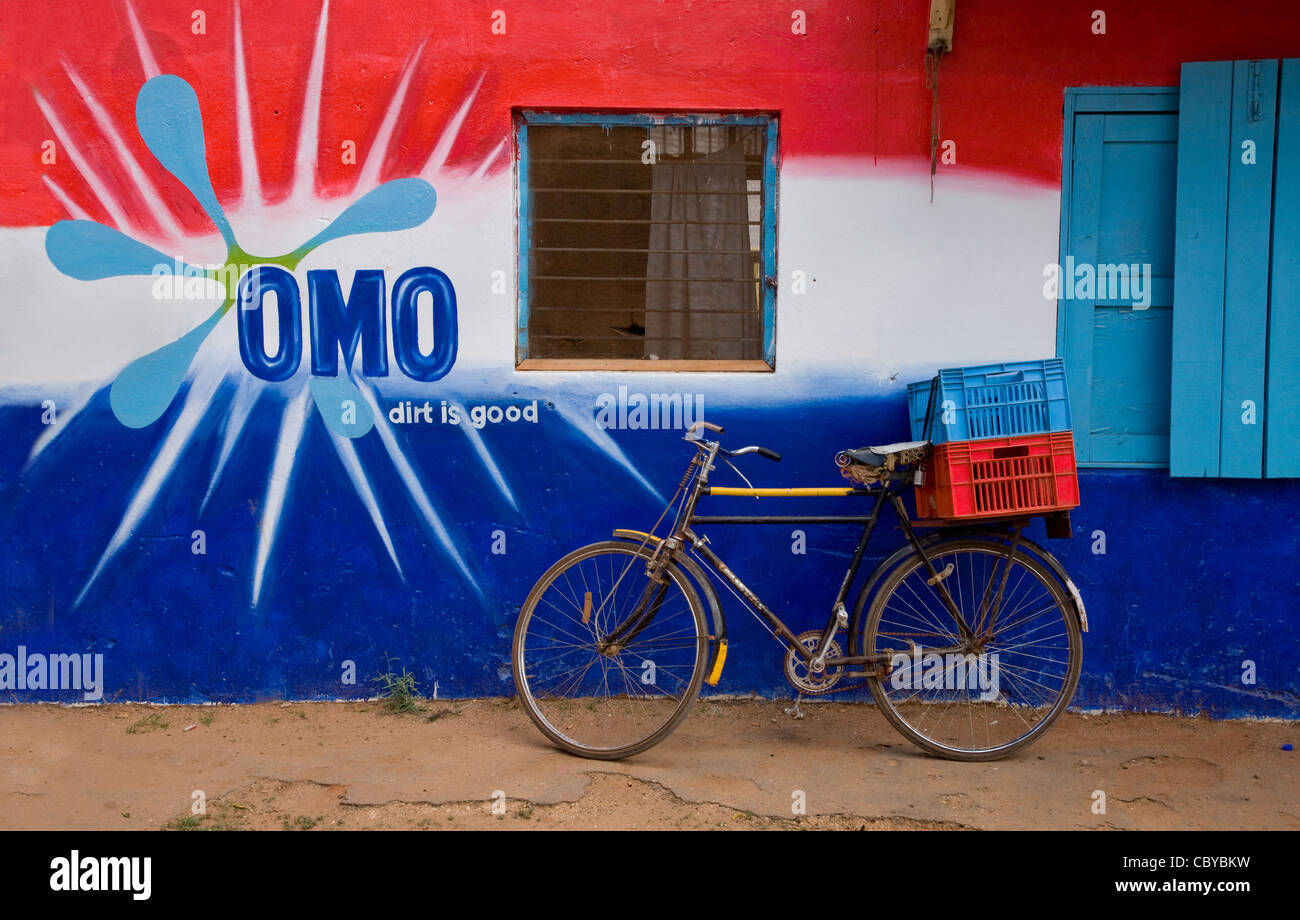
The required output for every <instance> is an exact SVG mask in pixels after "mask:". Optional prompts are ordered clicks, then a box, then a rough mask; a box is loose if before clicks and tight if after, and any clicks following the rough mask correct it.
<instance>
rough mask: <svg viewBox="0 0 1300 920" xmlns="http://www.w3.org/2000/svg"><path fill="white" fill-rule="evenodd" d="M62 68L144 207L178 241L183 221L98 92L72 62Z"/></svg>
mask: <svg viewBox="0 0 1300 920" xmlns="http://www.w3.org/2000/svg"><path fill="white" fill-rule="evenodd" d="M63 69H64V70H65V71H66V72H67V74H68V79H70V80H71V81H72V85H73V86H75V87H76V88H77V92H79V93H80V94H81V101H82V102H84V103H86V108H87V109H89V110H90V117H91V118H93V119H94V121H95V125H96V127H98V128H99V130H100V133H101V134H103V135H104V137H106V138H107V139H108V142H109V144H110V145H111V146H112V148H113V153H114V155H115V156H116V157H117V161H118V162H119V163H120V164H121V165H122V166H123V167H124V168H125V169H126V171H127V174H128V175H130V177H131V181H132V182H134V183H135V188H136V191H137V192H139V193H140V197H141V198H143V199H144V203H145V206H146V207H148V209H149V215H150V216H151V217H153V219H154V220H155V221H157V223H158V229H159V231H161V233H162V235H163V236H164V237H165V238H166V239H169V240H172V241H179V240H180V239H181V237H182V236H183V233H182V232H181V228H180V224H178V223H176V218H174V217H173V216H172V212H171V209H170V208H168V207H167V205H166V204H164V203H163V200H162V196H161V195H160V194H159V193H158V189H157V187H156V186H155V185H154V184H153V182H152V181H151V180H150V179H149V177H148V175H146V174H145V171H144V169H143V167H141V166H140V161H139V160H137V159H136V158H135V155H134V154H132V153H131V151H130V149H129V148H128V147H127V146H126V141H124V140H123V139H122V134H121V132H119V131H118V130H117V128H115V127H114V126H113V119H112V118H110V117H109V114H108V111H107V110H106V109H105V108H104V106H103V105H101V104H100V102H99V100H98V99H96V98H95V94H94V93H92V92H91V91H90V87H88V86H87V85H86V84H85V83H84V82H83V81H82V79H81V77H80V76H79V75H78V74H77V72H76V71H75V70H74V69H73V68H72V65H71V64H69V63H68V62H67V61H64V62H63Z"/></svg>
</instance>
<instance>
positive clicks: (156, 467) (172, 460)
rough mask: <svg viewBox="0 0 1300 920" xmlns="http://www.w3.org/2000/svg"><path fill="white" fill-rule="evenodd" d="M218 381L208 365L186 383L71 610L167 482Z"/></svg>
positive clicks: (214, 369)
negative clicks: (173, 415)
mask: <svg viewBox="0 0 1300 920" xmlns="http://www.w3.org/2000/svg"><path fill="white" fill-rule="evenodd" d="M221 377H222V370H221V368H220V365H218V364H212V365H209V366H208V367H206V368H204V369H201V370H200V371H199V372H198V373H197V374H196V375H195V376H194V378H193V380H192V381H191V382H190V388H189V391H188V392H187V393H186V394H185V402H184V404H183V405H182V407H181V411H180V414H179V415H178V416H177V417H176V421H175V422H173V423H172V426H171V428H170V429H169V430H168V431H167V436H166V437H165V438H164V439H163V442H162V445H161V446H160V447H159V448H158V450H157V451H156V452H155V453H154V455H153V459H152V460H151V461H150V463H149V468H148V470H146V472H145V474H144V478H143V479H141V480H140V483H139V485H137V486H136V488H135V494H134V495H133V496H132V498H131V502H130V504H128V505H127V508H126V512H125V513H124V514H123V515H122V520H121V522H120V523H119V524H118V525H117V530H116V531H114V533H113V536H112V538H111V539H110V540H109V541H108V546H107V547H105V549H104V552H103V553H101V554H100V557H99V562H98V563H96V565H95V569H94V571H93V572H91V573H90V578H88V579H87V580H86V584H85V585H84V586H83V587H82V589H81V592H80V593H79V594H78V595H77V599H76V600H75V601H73V603H72V606H73V607H74V608H75V607H79V606H81V602H82V600H84V599H85V597H86V592H87V591H89V590H90V586H91V585H93V584H94V583H95V579H97V578H99V575H100V573H101V572H102V571H104V566H105V565H107V564H108V561H109V560H110V559H112V558H113V556H114V555H115V554H116V553H117V551H118V550H119V549H121V548H122V545H123V544H124V543H125V542H126V540H127V537H129V536H131V534H132V533H133V532H134V531H135V528H136V525H137V524H139V523H140V521H141V520H142V519H143V518H144V516H145V514H147V513H148V511H149V509H150V508H152V507H153V503H154V499H155V498H157V497H158V492H159V490H161V489H162V487H163V484H164V483H166V482H167V478H168V477H169V476H171V474H172V471H173V470H175V469H176V466H177V463H178V462H179V460H180V458H181V454H182V453H183V452H184V450H185V446H186V445H187V444H189V442H190V438H191V437H193V436H194V432H195V430H196V429H197V428H198V425H199V422H201V421H202V420H203V417H204V415H205V414H206V413H207V411H208V406H209V405H210V404H211V403H212V397H213V396H215V395H216V392H217V387H218V385H220V383H221Z"/></svg>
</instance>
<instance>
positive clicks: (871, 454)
mask: <svg viewBox="0 0 1300 920" xmlns="http://www.w3.org/2000/svg"><path fill="white" fill-rule="evenodd" d="M929 447H930V442H929V441H899V442H898V443H896V444H885V445H883V446H881V447H859V448H858V449H857V450H842V451H840V452H839V454H837V455H836V457H835V460H836V462H837V463H839V465H840V466H845V465H847V464H848V463H862V464H865V465H866V466H883V467H884V468H885V469H887V470H892V469H894V467H896V466H899V465H900V464H907V463H916V462H917V461H919V460H923V459H924V458H925V455H926V453H928V451H929ZM841 460H843V462H840V461H841Z"/></svg>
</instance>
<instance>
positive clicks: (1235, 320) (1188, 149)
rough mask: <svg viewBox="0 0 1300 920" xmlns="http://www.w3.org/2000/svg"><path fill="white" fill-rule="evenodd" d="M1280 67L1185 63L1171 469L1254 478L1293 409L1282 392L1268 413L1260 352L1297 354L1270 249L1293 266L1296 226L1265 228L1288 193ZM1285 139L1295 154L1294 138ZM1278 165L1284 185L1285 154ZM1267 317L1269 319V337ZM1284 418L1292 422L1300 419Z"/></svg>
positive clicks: (1277, 381) (1265, 367)
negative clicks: (1274, 342) (1280, 143)
mask: <svg viewBox="0 0 1300 920" xmlns="http://www.w3.org/2000/svg"><path fill="white" fill-rule="evenodd" d="M1293 63H1294V62H1287V64H1288V65H1292V64H1293ZM1292 69H1294V68H1292ZM1278 75H1279V66H1278V62H1277V61H1236V62H1232V61H1217V62H1212V63H1195V64H1184V65H1183V70H1182V83H1181V86H1180V99H1179V128H1178V204H1177V230H1176V233H1175V244H1174V246H1175V250H1174V251H1175V256H1174V322H1173V361H1172V370H1171V387H1170V389H1171V393H1170V428H1169V472H1170V474H1171V475H1174V476H1225V477H1226V476H1230V477H1251V478H1259V477H1260V476H1262V475H1264V473H1265V449H1266V448H1265V445H1266V441H1269V442H1271V441H1272V439H1274V438H1277V437H1280V436H1281V432H1282V431H1283V430H1285V424H1286V423H1285V422H1284V421H1282V420H1283V418H1284V416H1286V413H1287V412H1288V411H1290V412H1293V413H1294V412H1295V411H1297V410H1295V409H1294V408H1288V406H1287V405H1285V403H1286V402H1287V400H1285V399H1282V403H1283V404H1282V405H1279V406H1277V407H1276V408H1275V409H1274V410H1273V413H1272V415H1270V407H1271V406H1272V405H1273V403H1275V402H1278V401H1279V398H1280V396H1281V394H1282V393H1283V392H1284V391H1283V387H1282V386H1281V384H1282V383H1283V382H1284V377H1285V374H1286V373H1287V371H1284V370H1282V369H1281V364H1279V363H1278V362H1276V361H1273V360H1270V356H1271V355H1274V354H1276V355H1277V357H1278V358H1279V359H1280V360H1281V361H1282V362H1286V361H1287V360H1288V359H1287V358H1286V355H1287V354H1289V355H1290V356H1291V358H1290V361H1291V362H1294V360H1295V357H1296V356H1297V355H1300V324H1297V323H1296V322H1294V320H1293V319H1292V317H1294V315H1295V313H1296V312H1297V309H1296V306H1297V305H1296V304H1295V302H1294V300H1292V301H1291V305H1290V307H1289V308H1288V307H1287V306H1286V303H1285V302H1284V299H1279V297H1278V288H1277V286H1276V285H1274V286H1273V289H1272V296H1273V304H1272V307H1271V311H1272V320H1270V303H1269V300H1270V256H1271V257H1272V259H1273V266H1274V269H1273V270H1274V272H1276V268H1277V265H1278V263H1277V259H1278V257H1279V255H1283V256H1284V257H1286V258H1290V259H1291V261H1292V264H1295V258H1296V256H1295V252H1296V250H1295V248H1294V247H1295V245H1296V242H1297V234H1296V232H1295V229H1294V228H1292V229H1290V230H1288V229H1287V228H1286V227H1285V226H1283V227H1277V226H1275V220H1276V218H1277V217H1278V215H1281V214H1282V213H1283V212H1285V211H1290V212H1294V210H1295V202H1296V192H1295V191H1292V192H1291V193H1290V194H1291V198H1290V199H1287V198H1284V197H1282V196H1280V195H1279V196H1277V197H1275V189H1274V185H1275V183H1274V171H1275V164H1274V147H1275V142H1276V141H1277V140H1278V137H1277V136H1276V135H1277V133H1278V112H1279V94H1278ZM1291 81H1292V82H1294V81H1295V78H1294V76H1293V77H1292V78H1291ZM1284 92H1289V93H1291V94H1300V92H1298V91H1297V90H1296V89H1289V90H1284ZM1288 104H1289V108H1288V107H1287V106H1288ZM1295 105H1296V103H1295V101H1294V100H1290V101H1289V102H1285V101H1284V103H1283V109H1282V111H1283V113H1284V123H1285V120H1286V118H1288V117H1289V118H1290V119H1291V120H1292V121H1294V119H1295V116H1294V114H1291V115H1289V116H1288V115H1286V113H1287V112H1292V113H1294V111H1295ZM1288 130H1289V131H1294V126H1288ZM1283 133H1284V134H1286V132H1285V131H1284V132H1283ZM1287 136H1288V137H1289V136H1290V135H1289V134H1287ZM1289 143H1291V144H1293V145H1297V142H1296V141H1294V140H1292V141H1289ZM1292 149H1295V150H1296V151H1297V153H1300V145H1297V146H1296V147H1293V148H1292ZM1287 159H1288V158H1287V157H1285V156H1279V157H1278V163H1279V164H1282V163H1286V160H1287ZM1290 159H1295V154H1293V155H1292V156H1291V157H1290ZM1278 168H1279V170H1280V174H1281V175H1282V178H1283V180H1284V182H1290V183H1291V184H1292V187H1293V188H1294V184H1295V182H1296V177H1295V176H1294V175H1293V174H1294V172H1295V170H1294V168H1293V166H1292V164H1290V163H1286V165H1285V166H1279V167H1278ZM1288 176H1289V178H1288ZM1288 201H1289V202H1290V203H1289V204H1287V202H1288ZM1287 247H1291V248H1290V249H1289V253H1290V255H1287V251H1288V250H1287ZM1289 293H1290V292H1288V294H1289ZM1288 311H1289V314H1290V317H1288V316H1286V315H1285V314H1286V313H1287V312H1288ZM1279 314H1282V315H1279ZM1270 325H1275V326H1276V327H1277V334H1278V336H1279V345H1278V346H1276V347H1271V346H1270ZM1279 349H1280V350H1279ZM1270 377H1271V378H1272V379H1269V378H1270ZM1270 394H1271V395H1272V396H1273V398H1272V399H1270V398H1269V397H1270ZM1287 418H1288V420H1289V422H1290V425H1291V427H1292V429H1294V425H1295V423H1296V421H1297V420H1300V416H1294V415H1293V416H1289V417H1287ZM1274 419H1278V420H1279V421H1278V425H1279V427H1278V428H1276V429H1275V428H1274ZM1292 441H1293V443H1294V438H1293V439H1292ZM1284 465H1285V462H1284V461H1283V460H1282V459H1280V458H1279V459H1278V460H1277V461H1276V462H1274V463H1272V464H1270V475H1297V473H1295V472H1292V473H1289V474H1288V473H1281V472H1276V473H1275V472H1272V470H1274V469H1277V470H1280V469H1282V468H1283V467H1284ZM1289 468H1291V469H1295V468H1296V467H1295V466H1291V467H1289Z"/></svg>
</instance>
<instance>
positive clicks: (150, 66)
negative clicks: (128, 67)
mask: <svg viewBox="0 0 1300 920" xmlns="http://www.w3.org/2000/svg"><path fill="white" fill-rule="evenodd" d="M126 17H127V19H129V20H131V34H132V35H133V36H134V37H135V50H136V52H137V53H138V54H139V55H140V66H141V67H143V68H144V78H145V79H146V80H152V79H153V78H154V77H156V76H158V74H160V73H161V72H162V71H160V70H159V69H158V62H157V61H156V60H155V59H154V56H153V51H152V50H151V49H150V48H149V42H148V41H147V40H146V39H145V37H144V29H142V28H140V20H139V19H138V18H137V17H136V15H135V7H133V6H132V5H131V0H126Z"/></svg>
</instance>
